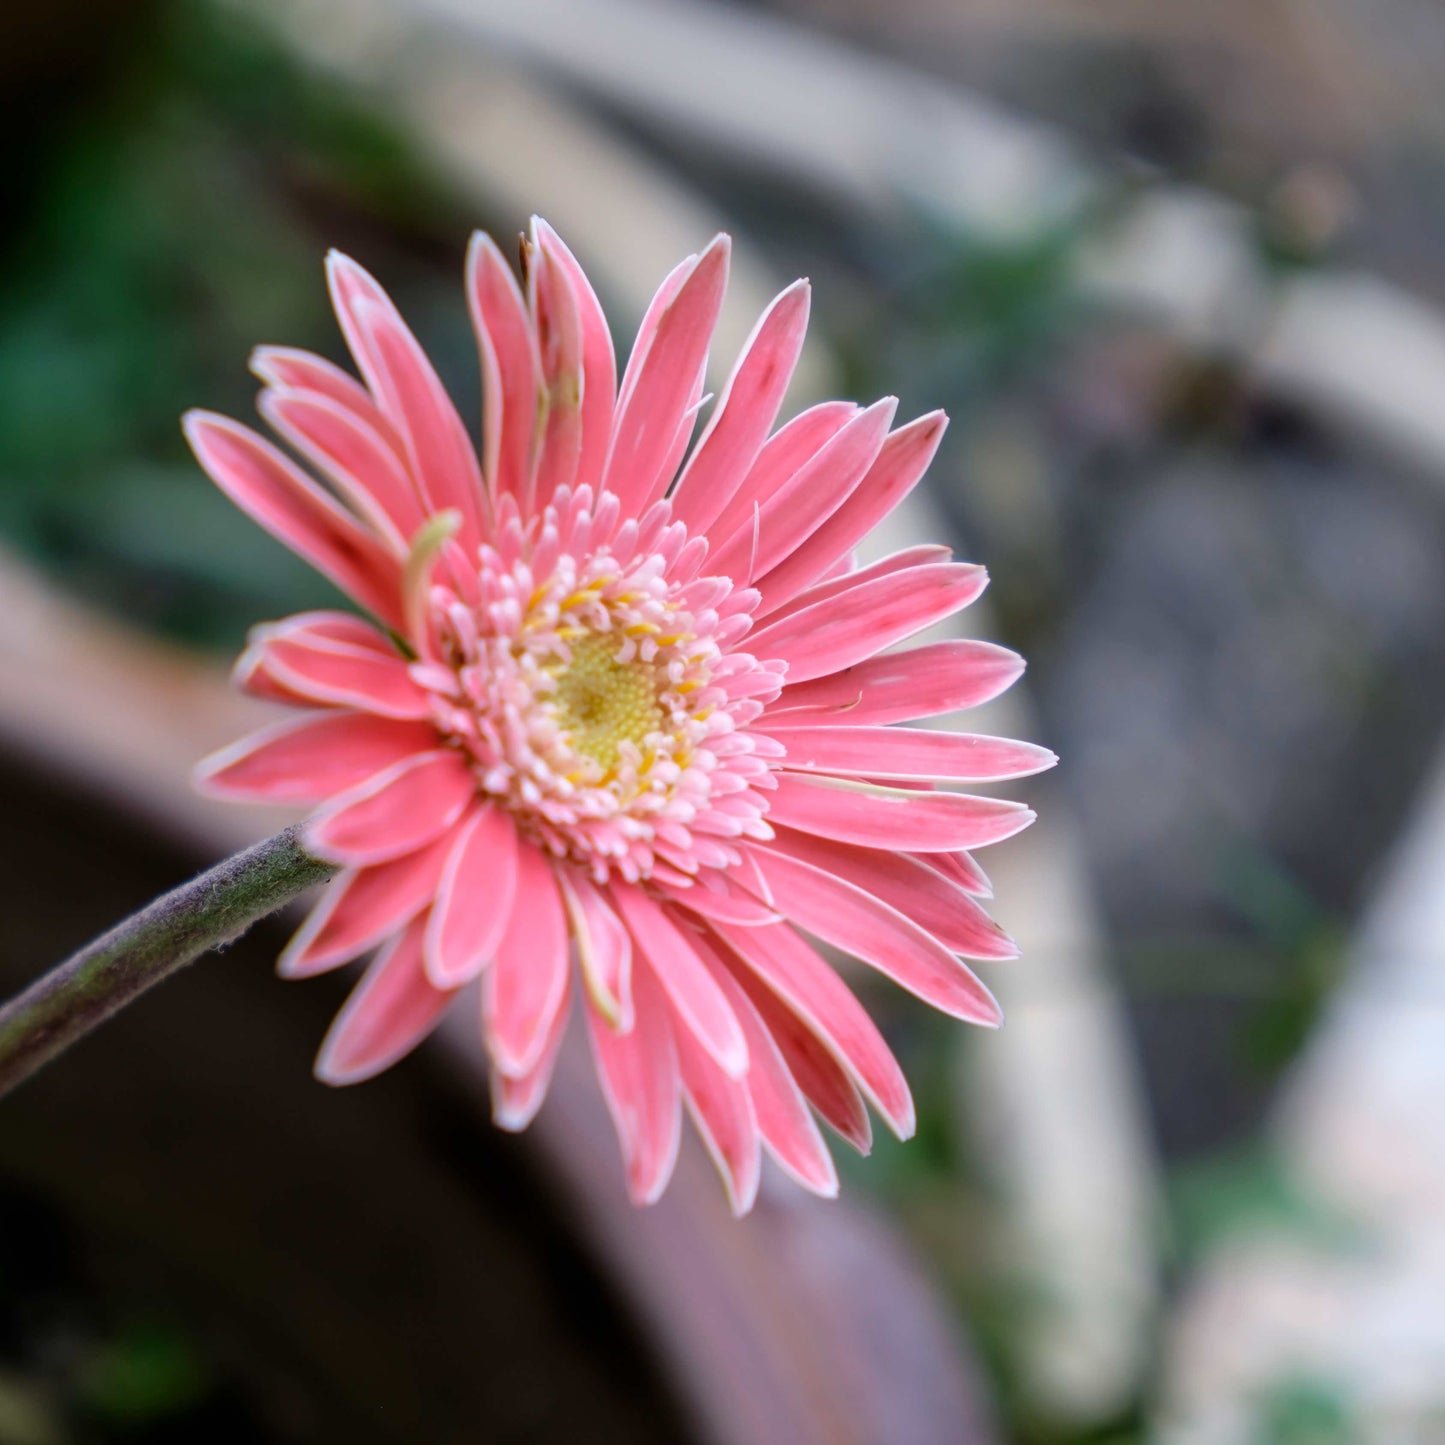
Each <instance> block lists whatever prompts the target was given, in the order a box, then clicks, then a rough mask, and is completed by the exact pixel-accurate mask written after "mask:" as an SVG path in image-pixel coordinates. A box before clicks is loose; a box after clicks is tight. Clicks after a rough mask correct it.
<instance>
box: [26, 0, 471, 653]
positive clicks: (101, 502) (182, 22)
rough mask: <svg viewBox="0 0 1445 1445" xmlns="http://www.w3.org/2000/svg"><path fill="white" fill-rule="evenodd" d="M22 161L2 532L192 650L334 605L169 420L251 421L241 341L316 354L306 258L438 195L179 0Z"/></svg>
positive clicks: (317, 317)
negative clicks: (204, 468) (24, 173)
mask: <svg viewBox="0 0 1445 1445" xmlns="http://www.w3.org/2000/svg"><path fill="white" fill-rule="evenodd" d="M36 153H37V156H38V162H37V164H36V165H35V176H34V184H33V185H32V187H31V188H30V190H29V192H28V193H27V194H26V195H25V197H24V201H23V205H24V208H25V209H24V213H23V214H22V216H21V217H20V220H21V224H20V225H19V226H18V227H17V228H16V229H15V234H14V236H13V237H12V238H11V240H10V241H9V243H8V245H7V246H6V248H5V250H4V253H3V257H0V262H3V264H0V533H3V534H4V535H5V536H6V537H7V538H8V539H9V541H10V542H11V543H12V544H14V545H17V546H18V547H20V548H21V549H22V550H24V551H25V552H27V553H28V554H30V555H31V556H32V557H34V558H36V559H37V560H39V561H40V562H41V563H42V565H43V566H45V567H46V568H47V569H49V570H50V571H51V572H52V573H53V574H55V575H56V576H58V577H60V578H61V579H62V580H63V581H64V583H65V584H66V586H67V587H69V588H71V589H73V590H76V591H79V592H80V593H82V594H83V595H85V596H87V597H89V598H91V599H92V600H93V601H96V602H99V603H101V604H103V605H105V606H107V607H110V608H113V609H116V610H118V611H120V612H121V613H123V614H124V615H126V616H129V617H131V618H132V619H135V620H137V621H139V622H141V623H143V624H145V625H148V626H151V627H154V628H158V629H161V630H164V631H167V632H169V633H171V634H172V635H175V636H178V637H181V638H184V639H186V640H189V641H193V642H201V643H216V644H226V645H234V643H235V641H236V639H237V637H238V636H239V633H240V631H241V630H242V629H243V627H244V625H245V623H246V622H247V621H249V620H254V619H255V618H257V617H260V616H275V615H278V614H280V613H282V612H286V611H290V610H294V609H297V608H301V607H305V606H314V605H318V604H322V603H326V602H329V601H331V600H333V594H332V593H331V592H330V589H329V588H328V587H327V585H326V584H325V583H324V582H321V581H320V580H319V579H317V578H316V577H315V576H314V575H313V574H312V573H311V572H310V571H309V569H308V568H306V567H305V566H304V565H303V564H302V563H301V562H299V561H297V560H296V559H295V558H294V557H292V556H291V555H290V554H289V553H287V552H286V551H285V550H284V549H283V548H281V547H280V546H279V545H278V544H276V543H274V542H273V541H272V540H271V539H270V538H269V537H267V536H265V535H264V534H263V533H262V532H260V531H259V529H257V528H255V527H253V526H252V525H251V524H250V523H248V522H246V521H245V520H244V519H243V518H241V517H240V516H239V515H237V513H236V512H235V510H234V508H232V506H231V505H230V503H228V502H226V501H225V500H224V499H223V498H222V497H221V496H220V495H219V494H218V493H216V491H215V490H214V488H212V487H211V486H210V484H209V483H208V482H206V481H205V479H204V478H203V476H202V475H201V473H200V471H199V469H198V468H197V467H196V466H195V464H194V462H193V461H192V460H191V458H190V456H189V454H188V452H187V451H186V449H185V446H184V444H183V442H182V440H181V436H180V431H179V425H178V422H179V415H180V413H181V411H182V410H184V409H185V408H186V407H187V406H190V405H207V406H212V407H215V408H216V409H219V410H225V411H229V412H232V413H234V414H241V415H245V414H247V413H249V411H250V399H251V393H252V390H253V387H252V384H251V383H250V379H249V378H248V377H247V375H246V372H245V369H244V362H245V357H246V355H247V353H248V351H249V350H250V348H251V346H252V345H253V344H255V343H256V342H259V341H265V340H270V341H286V342H288V343H292V344H299V345H305V346H310V347H313V348H315V349H317V350H321V351H330V352H332V353H333V354H335V351H336V333H335V328H334V325H333V324H332V322H331V320H330V315H329V310H328V306H327V301H326V291H325V287H324V284H323V278H322V273H321V259H322V255H323V253H324V251H325V249H326V246H327V245H328V244H329V243H330V242H331V241H332V240H333V239H336V238H337V236H338V234H341V233H350V234H356V233H357V232H358V231H361V232H369V231H371V230H373V229H374V230H375V231H376V232H377V233H379V234H380V233H385V234H387V235H388V236H400V237H401V238H402V239H403V243H404V242H405V239H406V238H408V237H416V236H418V235H422V236H425V235H426V234H427V233H428V230H429V228H432V227H437V228H440V227H442V226H444V225H447V224H449V223H451V222H452V221H453V220H454V219H455V215H456V213H455V210H454V207H453V203H452V202H451V201H450V199H449V198H448V197H447V195H446V192H445V191H444V189H443V188H442V187H441V186H439V185H437V184H435V183H434V182H432V181H431V180H430V178H428V177H427V176H426V175H425V174H423V172H422V171H421V170H420V168H419V167H418V166H417V165H416V163H415V162H414V160H413V158H412V156H411V154H410V152H409V151H408V149H407V147H406V145H405V143H404V141H403V140H402V138H400V137H399V136H398V135H396V134H395V133H393V132H392V131H391V130H390V129H388V128H387V127H386V126H385V124H384V123H382V122H381V121H379V120H378V119H376V118H375V117H374V116H373V115H372V114H371V113H369V112H368V111H367V110H366V109H365V108H364V107H363V106H362V105H361V104H360V102H359V101H357V100H356V99H355V98H353V97H351V96H349V95H346V94H344V93H342V92H340V91H338V90H336V89H333V88H332V87H330V86H328V85H327V84H325V83H324V82H322V81H320V80H318V79H317V78H316V77H315V76H313V75H310V74H309V73H305V72H303V71H301V70H300V69H298V67H297V66H296V65H295V63H294V62H292V61H290V60H289V59H287V58H286V57H285V56H284V54H283V53H282V52H281V51H280V50H279V49H278V48H277V47H276V46H275V45H274V44H273V43H271V42H270V41H269V40H267V39H266V38H265V36H264V35H263V34H262V33H261V32H259V31H256V30H253V29H251V28H250V27H248V26H247V25H245V24H244V23H242V22H240V21H239V20H237V19H236V18H234V17H232V16H230V15H221V14H220V13H218V12H216V11H214V10H212V9H211V8H210V7H207V6H203V5H198V4H193V3H180V4H170V5H164V6H159V7H155V8H153V9H151V10H150V11H148V12H145V14H144V15H143V18H142V19H140V20H139V21H138V22H137V23H136V24H135V26H134V28H133V32H132V33H131V34H130V36H129V38H128V42H127V43H126V44H125V45H123V46H122V47H120V48H119V49H118V51H117V53H116V54H115V55H113V56H111V57H109V58H108V59H107V61H106V65H105V72H104V74H103V75H102V76H100V77H98V78H97V80H96V82H95V83H94V84H92V85H89V86H87V87H85V88H84V89H83V90H82V91H81V92H80V93H79V94H77V95H76V96H74V97H73V98H72V103H71V104H69V105H67V106H64V107H60V108H59V110H58V113H57V115H56V116H54V117H52V118H51V120H50V130H49V133H48V134H46V135H45V136H44V137H42V139H41V140H40V141H39V142H38V143H37V146H36ZM456 230H457V231H458V232H459V233H460V232H461V224H460V221H459V220H457V221H456ZM391 244H392V246H395V244H396V242H395V241H392V242H391Z"/></svg>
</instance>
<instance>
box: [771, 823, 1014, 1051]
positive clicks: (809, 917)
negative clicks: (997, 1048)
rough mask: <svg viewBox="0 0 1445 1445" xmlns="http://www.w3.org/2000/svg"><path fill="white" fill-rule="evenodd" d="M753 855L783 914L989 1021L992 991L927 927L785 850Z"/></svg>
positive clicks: (926, 993)
mask: <svg viewBox="0 0 1445 1445" xmlns="http://www.w3.org/2000/svg"><path fill="white" fill-rule="evenodd" d="M752 851H753V854H754V856H755V857H756V858H757V859H758V863H759V866H760V867H761V868H762V870H763V876H764V877H765V878H766V879H767V880H768V883H769V884H770V886H771V887H772V889H773V892H774V894H775V896H776V897H777V898H778V900H779V902H780V904H781V906H782V907H783V909H784V911H785V912H786V913H787V915H788V917H789V918H790V919H791V920H792V921H793V922H794V923H795V924H797V925H798V926H799V927H800V928H806V929H807V930H808V932H809V933H811V934H812V935H813V936H814V937H815V938H820V939H822V940H823V942H824V943H831V944H833V945H834V946H835V947H837V948H841V949H843V950H844V951H845V952H846V953H851V954H852V955H853V956H854V957H855V958H859V959H862V960H863V962H864V963H868V964H871V965H872V966H873V967H874V968H876V969H877V970H878V971H879V972H880V973H883V974H885V975H887V977H889V978H891V979H892V980H893V981H894V982H895V983H897V984H899V985H900V986H901V987H903V988H906V989H907V990H908V991H909V992H910V993H913V994H917V995H918V997H919V998H921V999H923V1000H924V1002H926V1003H930V1004H932V1005H933V1007H934V1008H936V1009H940V1010H942V1011H943V1012H944V1013H946V1014H950V1015H951V1016H952V1017H954V1018H959V1019H967V1020H969V1022H971V1023H979V1024H988V1025H989V1026H991V1027H996V1026H997V1025H998V1024H1000V1023H1001V1022H1002V1021H1003V1014H1002V1012H1001V1011H1000V1009H999V1006H998V1004H997V1003H995V1002H994V999H993V996H992V995H991V994H990V993H989V991H988V990H987V989H986V988H985V987H984V986H983V984H982V983H980V982H979V980H978V979H977V978H975V977H974V976H973V974H972V973H971V972H970V971H969V970H968V969H967V968H966V967H965V966H964V965H963V964H962V963H960V962H959V961H958V959H956V958H955V957H954V956H953V955H952V954H951V953H950V952H949V951H948V950H947V949H946V948H945V947H944V946H943V945H942V944H941V943H940V942H939V941H938V940H937V939H936V938H934V937H933V936H932V934H929V933H925V932H924V931H923V929H921V928H920V927H919V926H918V925H917V924H916V923H914V922H913V921H912V919H909V918H905V917H904V916H903V914H901V913H900V912H898V910H897V909H896V908H891V907H889V905H888V904H886V903H884V902H882V901H881V900H880V899H878V898H875V897H874V896H873V895H872V894H871V893H865V892H864V891H863V890H862V889H861V888H856V887H854V886H853V884H851V883H848V882H846V881H844V880H843V879H841V878H836V877H834V876H833V875H832V874H830V873H825V872H823V871H822V870H821V869H818V868H814V867H813V866H812V865H811V864H809V863H803V862H800V861H799V860H798V859H796V858H793V857H790V856H788V855H787V854H785V853H772V852H769V850H768V849H766V848H762V847H755V848H754V849H753V850H752Z"/></svg>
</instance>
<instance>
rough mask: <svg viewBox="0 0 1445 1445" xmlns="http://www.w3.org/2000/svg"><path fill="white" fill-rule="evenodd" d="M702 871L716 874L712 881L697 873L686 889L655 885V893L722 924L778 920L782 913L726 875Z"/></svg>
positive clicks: (753, 924) (702, 916)
mask: <svg viewBox="0 0 1445 1445" xmlns="http://www.w3.org/2000/svg"><path fill="white" fill-rule="evenodd" d="M706 872H707V873H709V874H716V875H717V881H716V882H715V883H714V882H713V880H712V879H710V878H705V877H703V876H699V878H698V881H697V882H696V883H694V884H692V886H691V887H686V888H684V887H680V886H678V887H675V886H672V885H670V884H666V883H662V884H658V885H657V888H658V892H660V893H663V894H665V895H666V896H667V897H668V898H670V899H671V900H672V901H673V902H674V903H675V904H677V906H678V907H679V908H685V909H687V910H688V911H689V912H691V913H695V914H697V915H698V917H700V918H716V919H720V920H721V921H722V922H724V923H741V924H743V925H745V926H747V925H752V926H757V925H758V924H762V923H778V922H781V920H782V914H780V913H776V912H774V911H773V909H771V908H769V907H768V906H767V905H766V904H762V903H759V902H758V900H757V899H756V898H754V897H752V895H751V894H748V893H745V892H743V890H742V889H741V888H738V887H736V886H735V885H734V884H733V883H731V882H730V881H729V880H728V876H727V874H725V873H722V872H720V871H719V870H717V869H712V868H710V869H707V870H706ZM709 884H713V886H709Z"/></svg>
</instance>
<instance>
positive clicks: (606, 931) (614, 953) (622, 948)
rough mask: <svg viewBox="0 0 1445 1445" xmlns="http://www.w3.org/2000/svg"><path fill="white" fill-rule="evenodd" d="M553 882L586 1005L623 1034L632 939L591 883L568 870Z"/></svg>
mask: <svg viewBox="0 0 1445 1445" xmlns="http://www.w3.org/2000/svg"><path fill="white" fill-rule="evenodd" d="M557 882H558V884H559V885H560V886H561V889H562V901H563V902H564V903H565V904H566V905H567V915H568V918H569V919H570V921H571V925H572V937H573V939H574V941H575V942H576V944H577V964H578V967H579V968H580V969H581V970H582V979H583V982H584V983H586V985H587V993H588V997H589V998H590V999H591V1001H592V1006H593V1007H594V1008H595V1009H596V1010H597V1011H598V1013H600V1014H601V1015H602V1017H603V1018H605V1019H606V1020H607V1022H608V1024H609V1025H611V1027H613V1028H615V1029H618V1030H620V1031H621V1032H622V1033H626V1032H627V1030H628V1029H630V1028H631V1027H632V1021H633V1010H632V935H631V934H630V933H628V931H627V929H626V928H625V927H624V926H623V923H622V920H621V919H620V918H619V917H618V916H617V914H616V913H615V912H614V911H613V908H612V905H611V904H610V903H609V902H608V901H607V895H606V894H605V893H603V891H602V890H601V889H600V888H598V887H597V886H596V884H594V883H593V882H592V881H591V879H589V878H587V877H585V876H584V875H583V874H582V873H580V872H578V871H576V870H575V869H573V870H569V871H568V872H566V873H561V874H558V877H557Z"/></svg>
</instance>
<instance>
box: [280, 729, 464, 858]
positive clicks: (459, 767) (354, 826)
mask: <svg viewBox="0 0 1445 1445" xmlns="http://www.w3.org/2000/svg"><path fill="white" fill-rule="evenodd" d="M476 793H477V783H476V779H475V778H474V777H473V776H472V771H471V769H470V768H469V767H468V766H467V764H466V763H465V762H464V761H463V759H462V757H461V755H460V754H459V753H456V752H453V751H452V750H451V749H450V748H437V749H435V750H434V751H431V752H424V753H415V754H413V755H412V756H411V757H407V758H403V759H402V760H401V761H400V762H398V763H394V764H392V766H391V767H389V768H387V769H386V771H385V772H382V773H378V774H377V775H376V776H375V777H372V778H368V779H367V780H366V781H365V782H363V783H360V784H358V785H357V786H356V787H354V788H351V789H349V790H348V791H347V792H345V793H342V794H340V795H339V796H338V797H335V798H333V799H332V800H331V801H330V802H329V803H328V804H327V805H326V806H325V807H324V808H322V809H321V810H320V811H319V812H318V813H316V814H315V815H314V816H313V817H312V818H311V819H310V821H309V822H308V823H307V824H306V834H305V836H306V846H307V847H308V848H310V849H311V851H312V852H313V853H315V854H316V855H317V857H319V858H327V859H330V860H331V861H332V862H334V863H342V864H346V865H349V866H351V867H363V866H365V865H366V864H368V863H385V862H386V861H387V860H388V859H389V858H399V857H401V855H402V854H403V853H410V852H412V851H413V850H414V849H417V848H420V847H422V846H423V845H424V844H426V843H430V842H431V841H432V839H433V838H435V837H436V836H437V835H438V834H440V833H443V832H445V831H446V830H447V829H448V828H450V827H451V825H452V824H453V823H455V822H456V821H457V819H458V818H459V817H461V815H462V809H463V808H465V807H466V805H467V804H468V803H469V802H470V801H471V800H472V799H473V798H474V797H475V796H476Z"/></svg>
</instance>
